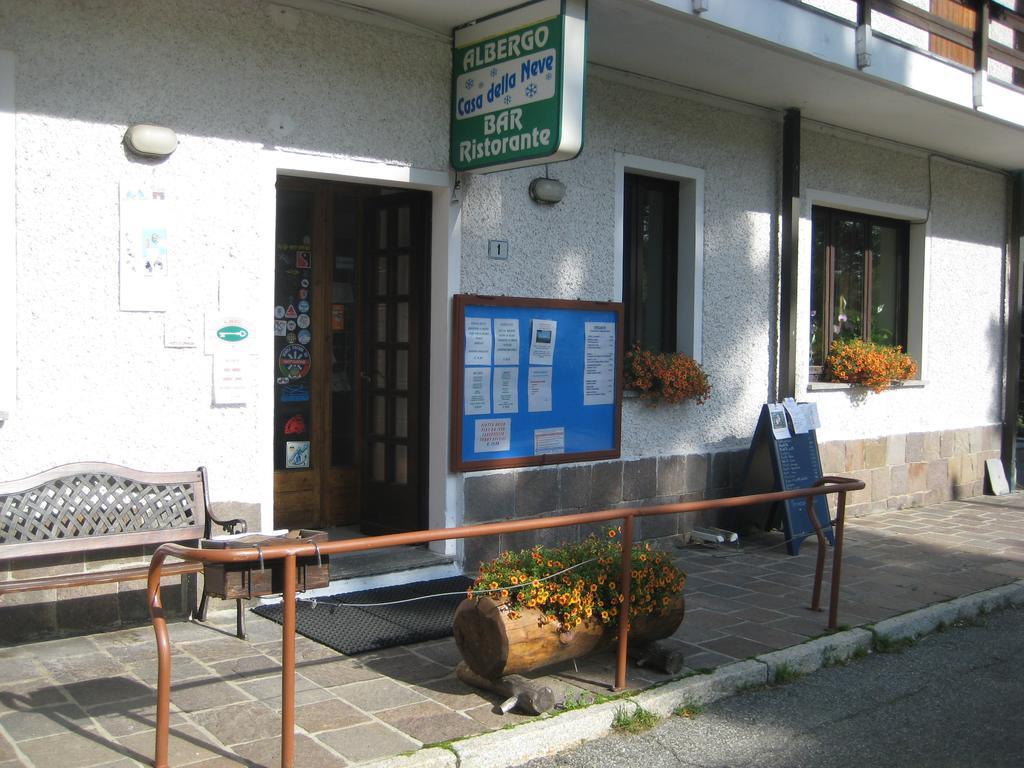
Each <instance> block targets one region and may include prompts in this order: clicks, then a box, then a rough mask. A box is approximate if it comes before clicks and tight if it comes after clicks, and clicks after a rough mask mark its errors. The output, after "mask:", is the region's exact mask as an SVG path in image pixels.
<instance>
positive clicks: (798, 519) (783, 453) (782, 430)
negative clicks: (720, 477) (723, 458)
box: [740, 404, 835, 555]
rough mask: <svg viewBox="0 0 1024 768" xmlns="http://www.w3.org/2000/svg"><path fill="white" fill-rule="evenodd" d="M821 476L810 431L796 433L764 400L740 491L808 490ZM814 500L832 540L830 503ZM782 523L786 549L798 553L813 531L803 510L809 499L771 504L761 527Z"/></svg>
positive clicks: (777, 407) (782, 411)
mask: <svg viewBox="0 0 1024 768" xmlns="http://www.w3.org/2000/svg"><path fill="white" fill-rule="evenodd" d="M773 417H774V419H775V423H774V426H773ZM783 435H787V436H785V437H783ZM821 476H822V472H821V456H820V455H819V453H818V439H817V437H815V434H814V430H813V429H810V430H807V431H806V432H797V431H796V429H795V427H794V424H793V423H792V421H790V420H789V419H788V418H787V416H786V411H785V409H783V407H782V406H781V405H773V406H772V407H771V408H769V406H768V405H767V404H765V405H763V406H762V407H761V415H760V417H759V418H758V420H757V429H755V430H754V439H753V440H752V441H751V443H750V452H749V453H748V454H747V462H746V465H745V466H744V469H743V482H742V486H741V490H740V492H741V493H763V492H766V491H791V490H793V489H796V488H810V487H811V486H812V485H814V484H815V483H816V482H818V480H820V479H821ZM813 501H814V510H815V514H816V515H817V517H818V522H820V523H821V527H822V529H823V530H824V532H825V535H826V536H827V537H828V540H829V542H830V543H832V544H834V543H835V541H834V539H833V536H832V525H831V518H830V517H829V512H828V502H827V501H825V497H824V496H815V497H814V499H813ZM780 525H781V527H782V530H783V532H784V533H785V534H786V550H787V551H788V552H789V554H791V555H795V554H797V553H798V552H799V551H800V543H801V542H802V541H803V540H804V539H805V538H807V537H808V536H811V535H813V534H814V525H813V524H812V523H811V519H810V516H809V515H808V514H807V499H790V500H789V501H785V502H777V503H775V504H773V505H771V506H770V507H769V508H768V509H767V510H766V517H765V518H764V525H763V527H764V528H765V529H773V528H779V527H780Z"/></svg>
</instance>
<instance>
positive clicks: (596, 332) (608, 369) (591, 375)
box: [583, 323, 615, 405]
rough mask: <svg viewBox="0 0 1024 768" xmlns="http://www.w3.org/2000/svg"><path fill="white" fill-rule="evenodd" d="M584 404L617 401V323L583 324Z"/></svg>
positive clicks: (609, 403)
mask: <svg viewBox="0 0 1024 768" xmlns="http://www.w3.org/2000/svg"><path fill="white" fill-rule="evenodd" d="M583 327H584V332H583V404H584V405H611V404H612V403H614V402H615V323H584V324H583Z"/></svg>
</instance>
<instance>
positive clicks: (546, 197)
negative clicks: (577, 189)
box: [530, 178, 565, 205]
mask: <svg viewBox="0 0 1024 768" xmlns="http://www.w3.org/2000/svg"><path fill="white" fill-rule="evenodd" d="M564 196H565V184H563V183H562V182H560V181H558V180H557V179H547V178H539V179H534V180H533V181H531V182H530V198H531V199H532V200H533V202H535V203H545V204H547V205H553V204H554V203H557V202H558V201H559V200H561V199H562V198H563V197H564Z"/></svg>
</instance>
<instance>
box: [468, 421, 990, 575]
mask: <svg viewBox="0 0 1024 768" xmlns="http://www.w3.org/2000/svg"><path fill="white" fill-rule="evenodd" d="M1000 435H1001V426H1000V425H998V424H993V425H988V426H984V427H975V428H972V429H958V430H946V431H942V432H915V433H913V434H905V435H889V436H886V437H880V438H874V439H865V440H841V441H833V442H828V443H822V444H820V445H819V450H820V454H821V463H822V469H823V471H824V473H825V474H834V475H844V476H847V477H853V478H856V479H858V480H863V481H864V482H865V483H866V487H865V488H864V490H863V491H857V492H855V493H852V494H850V496H849V497H848V498H847V507H846V509H847V514H848V515H850V516H856V515H861V514H866V513H868V512H873V511H878V510H885V509H900V508H902V507H916V506H923V505H926V504H937V503H939V502H941V501H947V500H949V499H959V498H968V497H971V496H979V495H981V494H982V493H983V492H984V477H985V459H990V458H998V457H999V446H1000ZM746 456H747V450H746V449H741V450H732V451H719V452H717V453H706V454H704V453H698V454H690V455H686V456H657V457H648V458H641V459H625V460H615V461H602V462H595V463H592V464H579V465H566V466H561V467H543V468H536V469H535V468H527V469H518V470H507V471H500V472H493V473H487V474H469V475H466V476H465V481H464V486H463V492H464V501H465V505H464V509H465V515H464V522H465V524H467V525H473V524H476V523H485V522H498V521H505V520H517V519H522V518H528V517H557V516H560V515H567V514H573V513H576V512H587V511H593V510H599V509H614V508H622V507H635V506H648V505H655V504H670V503H675V502H680V501H701V500H705V499H716V498H722V497H725V496H733V495H736V494H737V493H739V492H740V487H741V484H742V482H743V477H742V474H743V468H744V464H745V461H746ZM830 498H831V499H832V500H833V506H834V498H835V497H830ZM762 514H763V513H762ZM763 523H764V520H762V519H760V518H758V519H751V518H750V516H749V514H746V515H745V514H744V513H743V512H742V511H728V510H725V511H722V512H718V513H713V512H702V513H695V514H687V515H671V516H665V517H657V518H654V517H651V518H640V519H639V520H637V530H636V533H635V535H636V537H637V538H638V539H652V538H660V537H664V536H674V535H678V534H685V533H686V532H688V531H690V530H692V529H693V527H694V526H695V525H718V526H721V527H724V528H728V529H730V530H736V531H742V530H744V529H745V528H747V527H749V526H751V525H757V526H760V525H763ZM600 528H601V526H593V527H588V526H572V527H570V528H551V529H547V530H544V531H529V532H524V533H515V534H506V535H501V536H488V537H482V538H478V539H466V540H465V542H464V561H463V569H464V570H465V571H466V573H469V574H472V573H475V572H476V571H477V569H478V567H479V564H480V562H482V561H486V560H490V559H492V558H494V557H496V556H497V555H498V553H499V552H502V551H505V550H514V549H522V548H526V547H531V546H533V545H535V544H544V545H554V544H558V543H560V542H564V541H576V540H579V539H581V538H585V537H586V536H587V535H589V533H591V532H598V533H599V532H600Z"/></svg>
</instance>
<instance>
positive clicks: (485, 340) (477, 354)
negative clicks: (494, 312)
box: [465, 317, 491, 365]
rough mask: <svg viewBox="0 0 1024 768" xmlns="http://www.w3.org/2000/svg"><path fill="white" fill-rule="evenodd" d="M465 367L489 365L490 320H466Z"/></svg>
mask: <svg viewBox="0 0 1024 768" xmlns="http://www.w3.org/2000/svg"><path fill="white" fill-rule="evenodd" d="M465 364H466V365H490V364H491V318H489V317H467V318H466V360H465Z"/></svg>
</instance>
